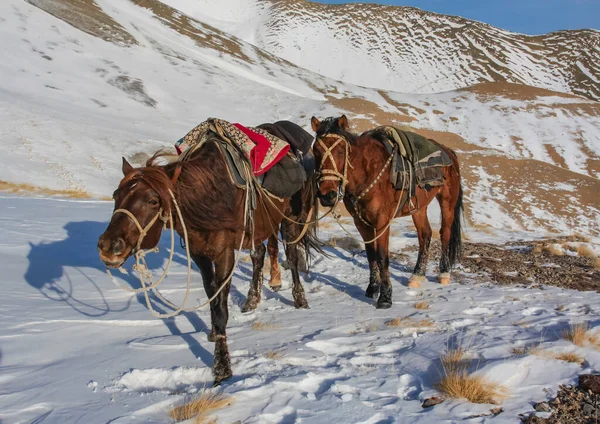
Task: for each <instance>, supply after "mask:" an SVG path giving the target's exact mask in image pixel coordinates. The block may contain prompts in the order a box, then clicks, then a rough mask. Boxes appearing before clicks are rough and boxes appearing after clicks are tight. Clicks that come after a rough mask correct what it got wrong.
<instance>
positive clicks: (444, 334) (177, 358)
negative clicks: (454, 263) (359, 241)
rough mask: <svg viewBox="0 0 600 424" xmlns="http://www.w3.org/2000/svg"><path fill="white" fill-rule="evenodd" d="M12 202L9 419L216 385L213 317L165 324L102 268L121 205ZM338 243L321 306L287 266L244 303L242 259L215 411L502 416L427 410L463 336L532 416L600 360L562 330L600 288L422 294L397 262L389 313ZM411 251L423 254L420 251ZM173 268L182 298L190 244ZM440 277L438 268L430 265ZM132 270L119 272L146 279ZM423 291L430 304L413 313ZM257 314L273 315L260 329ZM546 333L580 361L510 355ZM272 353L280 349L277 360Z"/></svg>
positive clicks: (1, 375) (109, 406)
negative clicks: (298, 299) (108, 232)
mask: <svg viewBox="0 0 600 424" xmlns="http://www.w3.org/2000/svg"><path fill="white" fill-rule="evenodd" d="M0 207H1V208H2V210H3V211H4V212H3V215H2V218H1V220H0V231H2V233H3V234H10V235H11V236H10V238H6V239H3V240H2V243H1V244H0V258H1V260H0V261H1V266H2V270H3V272H2V287H3V296H2V297H1V299H0V311H1V316H2V327H1V328H0V382H1V390H0V420H1V421H2V423H3V424H16V423H32V422H36V423H42V422H43V423H61V424H66V423H76V422H86V423H106V422H111V423H139V422H147V423H165V422H168V421H167V420H168V418H167V417H166V411H167V410H168V409H169V407H171V406H172V405H174V404H176V403H177V402H180V401H182V400H183V398H184V395H185V394H193V393H194V392H195V391H197V390H198V389H201V388H202V387H205V386H209V385H210V384H211V383H212V377H211V375H210V367H211V364H212V350H213V344H212V343H210V342H208V341H207V328H209V327H210V316H209V313H208V312H207V311H206V310H203V311H200V312H199V313H198V314H195V313H193V314H186V315H183V316H179V317H177V318H174V319H169V320H164V321H162V320H157V319H154V318H153V317H152V316H151V315H150V313H149V312H148V310H147V309H146V307H145V305H144V303H143V300H142V299H141V298H136V297H135V296H132V295H130V294H129V293H127V292H125V291H122V290H121V289H120V288H118V287H116V286H115V285H114V284H113V283H112V282H111V281H110V279H109V278H108V277H107V276H106V274H105V273H104V270H103V269H102V267H101V263H100V261H99V259H98V258H97V253H96V250H95V248H94V245H95V240H96V238H97V237H98V234H100V233H101V231H103V229H104V228H105V226H106V225H107V220H108V219H109V217H110V212H111V208H112V205H111V203H110V202H90V201H88V202H84V201H65V200H56V199H55V200H51V199H31V198H19V197H10V196H9V197H6V196H4V197H1V198H0ZM40 210H43V211H44V214H43V215H40V213H39V211H40ZM434 219H435V218H434ZM434 222H435V221H434ZM407 223H408V222H407V221H406V220H399V221H398V222H397V223H395V224H394V226H393V233H394V234H396V236H394V237H393V238H392V246H393V248H392V251H393V252H402V251H403V252H406V251H407V249H406V247H409V246H413V245H415V244H416V238H415V237H414V232H413V231H412V230H409V229H408V228H407ZM435 225H437V224H435ZM331 228H333V229H332V230H328V231H324V232H322V233H321V236H322V237H323V238H324V239H327V238H328V237H329V236H330V235H332V234H336V233H337V234H339V232H338V230H337V229H335V227H333V226H332V227H331ZM166 235H167V233H164V236H166ZM167 244H168V240H167V238H166V237H165V238H163V240H162V242H161V247H162V248H163V250H162V252H161V253H160V254H159V255H158V256H157V257H155V258H152V257H149V260H150V266H151V268H153V269H155V270H157V269H158V268H159V267H160V266H161V265H164V261H165V258H166V255H167V252H166V249H165V247H166V245H167ZM329 252H330V253H331V254H332V258H331V259H327V258H319V259H317V261H316V264H315V266H314V270H313V274H312V278H313V279H312V281H311V282H309V283H306V284H305V288H306V291H307V299H308V301H309V303H310V306H311V309H310V310H295V309H294V307H293V304H292V301H291V291H290V288H289V284H290V276H289V274H288V272H287V271H285V272H284V289H283V290H282V291H281V292H279V293H272V292H271V291H269V290H267V289H265V296H264V299H263V302H262V303H261V305H260V307H259V309H258V310H257V311H255V312H253V313H250V314H242V313H241V312H240V305H243V302H244V301H245V294H246V293H247V290H248V285H249V280H250V273H251V266H250V264H249V263H248V262H244V261H242V262H241V265H240V266H239V268H238V270H237V271H236V273H235V277H234V280H233V289H232V296H231V299H230V311H231V315H230V321H229V326H228V335H229V340H230V350H231V354H232V362H233V370H234V374H235V376H234V378H233V379H232V380H230V381H228V382H226V383H225V384H224V385H223V387H222V390H223V391H224V392H225V393H226V394H228V395H230V396H232V398H233V401H234V403H233V405H232V406H230V407H228V408H226V409H224V410H222V411H220V412H218V413H217V414H216V417H218V422H220V423H233V422H238V420H240V421H241V422H244V423H288V422H310V423H330V422H331V421H332V420H335V421H336V422H340V423H359V422H362V423H375V422H389V423H438V422H442V420H443V421H444V422H456V421H462V420H465V419H466V418H467V417H471V416H477V415H481V414H489V411H490V409H491V408H493V407H494V405H476V404H470V403H468V402H465V401H446V402H444V403H443V404H441V405H437V406H436V407H434V408H430V409H422V408H421V403H422V401H423V399H425V398H427V397H430V396H433V395H436V394H437V393H436V391H435V389H434V388H433V384H435V383H436V382H437V381H438V380H439V378H440V375H441V373H442V372H443V371H442V367H441V365H440V362H439V357H440V355H441V354H442V353H443V352H444V351H445V350H446V349H448V348H453V347H456V346H462V347H463V348H465V349H466V350H467V357H469V358H472V360H471V362H472V369H473V370H474V371H475V370H476V373H477V374H479V375H483V376H486V377H487V378H490V379H492V380H495V381H499V382H501V383H502V384H504V385H505V386H506V387H507V388H508V389H509V391H510V397H509V398H507V399H506V400H505V401H504V402H503V403H502V405H501V406H502V407H503V408H504V412H503V413H501V414H500V415H499V416H498V417H496V418H494V421H493V422H494V423H514V422H516V421H517V414H519V413H527V412H531V411H532V407H531V404H530V402H532V401H539V400H541V399H544V398H545V397H546V396H549V394H548V393H547V392H546V391H547V390H549V393H551V392H552V391H553V390H555V389H556V387H557V385H558V384H561V383H570V382H572V381H573V380H574V379H575V378H576V376H577V375H578V374H579V373H585V372H589V371H592V370H597V369H598V367H600V354H599V353H598V352H597V351H594V350H592V349H588V348H578V347H574V346H573V345H570V344H568V343H567V342H565V341H564V340H560V334H561V331H562V330H563V329H564V328H566V327H567V326H568V324H569V323H570V322H582V321H587V320H589V319H593V318H594V317H597V316H598V314H599V313H600V295H598V294H596V293H580V292H572V291H568V290H562V289H557V288H551V287H543V288H538V289H529V288H522V287H515V286H507V287H497V286H494V285H492V284H490V283H489V282H488V281H485V280H470V279H469V278H467V280H466V281H465V284H452V285H450V286H448V287H441V286H439V285H438V284H437V283H435V282H433V281H429V282H427V283H425V284H424V286H423V288H422V289H421V290H410V289H407V288H406V287H405V284H406V282H407V279H408V277H409V275H410V274H409V272H408V271H409V270H408V268H407V267H406V266H405V265H403V264H401V263H400V262H397V261H395V260H394V261H392V265H391V268H390V271H391V273H392V280H393V284H394V301H395V305H394V307H393V309H391V310H385V311H381V310H376V309H375V308H374V306H373V304H372V301H371V300H370V299H366V298H365V297H364V296H363V293H364V290H365V288H366V283H367V281H368V268H367V261H366V257H365V256H364V253H357V252H355V251H347V250H343V249H341V248H336V249H330V250H329ZM409 257H410V260H411V261H414V260H415V255H414V252H413V253H410V254H409ZM175 263H176V264H175V268H174V269H173V270H172V271H171V272H170V275H169V279H168V281H167V282H165V286H163V287H166V288H167V289H166V290H163V292H166V293H167V294H168V295H169V297H172V298H174V299H180V298H181V296H182V295H183V292H184V290H183V288H184V286H185V268H184V265H182V264H183V263H184V261H183V258H182V257H181V256H180V255H179V254H178V256H176V261H175ZM428 275H430V276H433V275H434V274H433V269H432V268H430V269H429V271H428ZM125 278H126V280H125V281H122V283H126V282H131V283H132V284H134V279H133V278H130V277H125ZM194 287H195V289H194V293H193V294H194V298H195V297H199V298H202V299H203V298H204V294H203V290H202V289H200V287H201V283H200V276H199V275H198V274H194ZM419 300H427V301H428V302H429V303H430V305H431V306H430V308H429V309H426V310H417V309H415V308H414V307H413V305H414V303H415V302H416V301H419ZM559 306H560V307H559ZM397 317H410V318H412V320H413V321H412V322H419V321H421V320H425V319H429V320H431V321H432V323H433V325H432V326H430V327H415V325H417V324H414V325H413V324H408V325H407V326H406V327H400V328H395V327H388V326H386V325H385V322H387V321H389V320H390V319H393V318H397ZM257 320H260V321H262V322H266V323H270V324H272V326H271V328H267V330H266V331H257V330H254V329H252V328H251V324H252V322H254V321H257ZM515 323H518V325H515ZM540 341H543V345H542V347H543V348H544V349H549V350H551V351H554V352H563V351H565V352H576V353H578V354H579V355H582V356H584V357H585V359H586V361H587V362H586V363H585V365H584V366H582V367H580V366H579V365H577V364H570V363H566V362H561V361H557V360H552V359H548V358H543V357H539V356H534V355H526V356H515V355H514V354H512V353H511V349H512V348H513V347H524V346H527V345H530V344H537V343H539V342H540ZM270 351H276V352H278V353H279V354H280V356H279V357H278V358H276V359H268V358H266V357H265V356H264V355H265V354H267V353H268V352H270ZM549 368H551V369H552V372H551V373H549V372H547V371H548V369H549ZM486 420H487V418H481V417H480V418H473V419H471V420H470V421H469V422H487V421H486Z"/></svg>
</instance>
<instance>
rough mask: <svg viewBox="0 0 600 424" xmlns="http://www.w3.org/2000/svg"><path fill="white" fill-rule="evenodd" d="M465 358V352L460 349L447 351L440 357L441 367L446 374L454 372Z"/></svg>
mask: <svg viewBox="0 0 600 424" xmlns="http://www.w3.org/2000/svg"><path fill="white" fill-rule="evenodd" d="M464 358H465V351H464V350H463V348H462V347H457V348H455V349H448V350H447V351H446V353H444V354H443V355H442V358H441V360H442V365H443V366H444V369H445V370H446V373H448V370H456V369H458V368H459V367H460V364H461V363H462V362H463V360H464Z"/></svg>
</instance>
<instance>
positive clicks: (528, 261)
mask: <svg viewBox="0 0 600 424" xmlns="http://www.w3.org/2000/svg"><path fill="white" fill-rule="evenodd" d="M564 241H565V240H561V239H555V240H548V241H546V242H544V243H542V244H551V243H552V242H554V243H561V242H564ZM539 245H540V242H512V243H507V244H504V245H494V244H485V243H466V244H465V247H464V256H463V258H462V261H461V263H462V266H463V267H464V269H465V270H467V271H470V272H473V273H476V274H481V275H487V276H488V277H490V278H491V279H492V280H493V281H494V282H496V283H498V284H547V285H551V286H557V287H564V288H569V289H574V290H581V291H586V290H587V291H590V290H593V291H596V292H600V270H599V269H597V268H595V266H594V262H595V258H590V257H587V256H572V255H564V254H563V255H556V254H553V253H552V252H551V251H549V250H548V249H539V247H537V248H536V246H539ZM550 250H552V249H550Z"/></svg>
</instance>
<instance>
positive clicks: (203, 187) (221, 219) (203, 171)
mask: <svg viewBox="0 0 600 424" xmlns="http://www.w3.org/2000/svg"><path fill="white" fill-rule="evenodd" d="M157 157H163V156H161V155H158V156H157ZM177 167H180V169H181V173H180V174H179V176H178V178H177V180H176V181H175V183H174V194H175V197H176V199H177V203H178V204H179V207H180V209H181V213H182V215H183V218H184V219H185V222H186V225H187V226H188V228H189V227H191V228H195V229H199V230H208V231H214V230H223V229H229V230H238V229H239V228H240V227H243V226H244V225H245V223H244V222H240V221H241V219H240V215H239V205H238V203H239V202H238V189H237V188H236V187H235V186H234V185H233V184H232V183H231V181H230V179H229V177H228V174H229V172H228V170H227V164H226V163H225V159H224V158H223V154H222V153H221V151H220V150H219V148H218V147H217V146H216V144H215V142H214V141H211V139H210V138H209V139H208V140H207V141H206V143H205V144H204V146H202V147H201V148H200V149H198V150H197V151H196V152H195V153H194V154H193V155H192V156H191V157H190V159H188V160H186V161H183V162H176V163H171V164H169V165H166V166H164V169H165V171H166V172H167V173H169V174H171V175H175V172H176V168H177Z"/></svg>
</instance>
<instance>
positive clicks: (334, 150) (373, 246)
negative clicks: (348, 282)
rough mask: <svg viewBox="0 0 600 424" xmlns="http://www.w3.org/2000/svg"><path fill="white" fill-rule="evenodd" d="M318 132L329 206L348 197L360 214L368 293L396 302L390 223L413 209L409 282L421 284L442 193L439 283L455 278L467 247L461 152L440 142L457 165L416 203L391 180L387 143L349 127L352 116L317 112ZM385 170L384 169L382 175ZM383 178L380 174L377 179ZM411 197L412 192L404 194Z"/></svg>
mask: <svg viewBox="0 0 600 424" xmlns="http://www.w3.org/2000/svg"><path fill="white" fill-rule="evenodd" d="M311 124H312V128H313V130H314V131H315V133H316V140H317V141H316V142H315V145H314V147H313V151H314V154H315V158H316V163H317V169H318V170H319V171H318V173H319V175H318V176H317V184H318V197H319V198H320V201H321V204H322V205H323V206H329V207H332V206H334V205H335V204H336V203H337V202H338V201H339V200H340V199H342V198H343V201H344V205H345V206H346V209H347V210H348V211H349V212H350V214H351V215H352V217H353V218H354V223H355V224H356V228H357V229H358V231H359V232H360V234H361V236H362V238H363V240H364V241H365V247H366V251H367V258H368V261H369V269H370V281H369V286H368V288H367V290H366V293H365V295H366V296H367V297H370V298H373V297H375V296H376V295H377V294H378V292H380V293H379V299H378V300H377V308H389V307H391V306H392V285H391V281H390V274H389V269H388V268H389V249H388V246H389V226H388V224H389V223H390V222H391V220H392V219H393V218H395V217H399V216H406V215H409V214H412V218H413V222H414V224H415V227H416V228H417V233H418V236H419V256H418V259H417V264H416V266H415V268H414V271H413V275H412V276H411V278H410V280H409V284H408V285H409V287H419V285H420V283H421V281H423V280H424V279H425V271H426V269H427V259H428V255H429V243H430V241H431V226H430V225H429V220H428V218H427V206H428V205H429V203H431V201H432V200H433V199H434V198H437V200H438V202H439V204H440V208H441V211H442V228H441V230H440V237H441V243H442V249H441V258H440V265H439V277H438V278H439V282H440V283H441V284H449V283H450V270H451V268H452V266H453V265H454V263H455V262H456V261H457V260H458V259H459V256H460V252H461V243H462V242H461V213H462V196H463V194H462V187H461V179H460V171H459V166H458V159H457V157H456V154H455V153H454V152H453V151H452V150H450V149H449V148H447V147H445V146H442V145H440V144H439V143H436V142H435V141H433V140H431V141H432V142H434V143H436V144H438V145H439V146H440V147H441V148H442V149H443V150H444V151H445V152H446V153H447V154H448V155H449V157H450V158H451V160H452V166H448V167H445V168H444V176H445V181H444V185H442V186H439V187H432V188H431V189H429V190H424V189H421V188H418V187H417V189H416V193H415V196H416V198H415V199H414V203H413V204H416V205H417V207H418V209H417V210H414V209H410V208H409V207H410V204H411V202H405V203H404V205H403V207H400V206H401V205H402V203H401V202H402V200H401V199H403V198H402V196H405V193H404V192H403V191H396V190H395V189H394V187H392V185H391V183H390V175H389V172H390V170H389V166H388V168H387V169H384V168H385V167H386V166H387V165H389V161H388V159H389V154H388V152H387V150H386V149H385V147H384V145H383V144H382V143H381V142H380V141H378V140H377V139H375V138H372V137H371V136H370V135H369V133H368V132H366V133H364V134H362V135H360V136H357V135H355V134H352V133H351V132H349V130H348V128H349V124H348V119H347V118H346V116H341V117H340V118H327V119H324V120H323V122H320V121H319V120H318V119H317V118H315V117H314V116H313V117H312V119H311ZM382 171H383V174H382ZM378 177H379V179H377V178H378ZM404 199H406V197H404Z"/></svg>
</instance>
